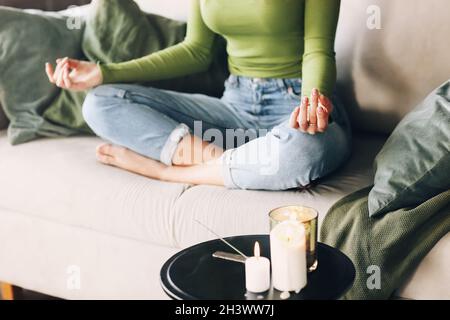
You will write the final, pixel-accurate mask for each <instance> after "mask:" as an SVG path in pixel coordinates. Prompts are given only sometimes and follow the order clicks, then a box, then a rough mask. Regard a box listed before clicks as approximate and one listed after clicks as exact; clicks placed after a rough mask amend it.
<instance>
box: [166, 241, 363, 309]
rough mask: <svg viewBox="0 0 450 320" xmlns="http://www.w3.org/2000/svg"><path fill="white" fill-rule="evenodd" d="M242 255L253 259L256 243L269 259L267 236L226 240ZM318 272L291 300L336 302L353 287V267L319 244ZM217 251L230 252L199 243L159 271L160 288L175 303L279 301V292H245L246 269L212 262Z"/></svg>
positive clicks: (215, 243)
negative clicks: (183, 301) (257, 242)
mask: <svg viewBox="0 0 450 320" xmlns="http://www.w3.org/2000/svg"><path fill="white" fill-rule="evenodd" d="M226 240H227V241H228V242H230V243H231V244H233V245H234V246H236V247H237V248H238V249H239V250H241V251H242V252H243V253H244V254H245V255H247V256H252V255H253V254H252V253H253V248H254V245H255V241H259V243H260V245H261V256H264V257H268V258H270V240H269V236H268V235H249V236H237V237H230V238H226ZM317 250H318V251H317V259H318V266H317V269H316V270H315V271H313V272H311V273H308V284H307V285H306V287H305V288H304V289H303V290H302V291H300V292H299V293H298V294H296V293H292V292H291V294H290V297H289V299H290V300H317V299H320V300H322V299H323V300H334V299H339V298H340V297H341V296H342V295H343V294H344V293H345V292H346V291H347V290H348V289H349V288H350V287H351V285H352V284H353V281H354V279H355V267H354V265H353V263H352V261H351V260H350V259H349V258H348V257H347V256H346V255H345V254H343V253H342V252H341V251H339V250H337V249H335V248H332V247H330V246H328V245H326V244H323V243H318V246H317ZM216 251H225V252H230V253H234V252H232V249H231V248H229V247H228V246H227V245H226V244H224V243H223V242H222V241H220V240H218V239H217V240H211V241H208V242H204V243H200V244H197V245H195V246H192V247H190V248H187V249H185V250H183V251H180V252H179V253H177V254H176V255H174V256H173V257H172V258H170V259H169V260H168V261H167V262H166V263H165V264H164V266H163V267H162V269H161V285H162V287H163V289H164V291H165V292H166V293H167V294H168V295H169V296H170V297H171V298H173V299H176V300H280V299H281V297H280V294H281V292H280V291H278V290H275V289H273V288H271V289H270V290H269V291H267V292H265V293H262V294H254V293H250V292H247V290H246V289H245V265H244V264H243V263H239V262H233V261H226V260H223V259H218V258H214V257H213V256H212V255H213V253H214V252H216Z"/></svg>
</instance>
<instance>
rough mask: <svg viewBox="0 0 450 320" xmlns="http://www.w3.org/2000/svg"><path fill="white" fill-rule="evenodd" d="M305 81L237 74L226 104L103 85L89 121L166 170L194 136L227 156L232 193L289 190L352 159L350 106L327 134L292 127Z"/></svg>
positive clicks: (93, 95)
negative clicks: (186, 139)
mask: <svg viewBox="0 0 450 320" xmlns="http://www.w3.org/2000/svg"><path fill="white" fill-rule="evenodd" d="M300 92H301V80H300V79H252V78H246V77H241V76H234V75H231V76H230V77H229V79H228V80H227V81H226V83H225V92H224V95H223V97H222V98H221V99H218V98H214V97H209V96H205V95H201V94H186V93H179V92H174V91H168V90H160V89H155V88H148V87H143V86H138V85H126V84H117V85H102V86H99V87H97V88H95V89H93V90H92V91H91V92H90V93H89V94H88V96H87V98H86V100H85V103H84V106H83V115H84V118H85V120H86V121H87V123H88V124H89V126H90V127H91V128H92V130H93V131H94V132H95V133H96V134H97V135H98V136H100V137H102V138H104V139H106V140H108V141H110V142H112V143H114V144H117V145H121V146H124V147H127V148H128V149H130V150H133V151H135V152H137V153H139V154H141V155H144V156H146V157H149V158H152V159H155V160H159V161H161V162H163V163H165V164H166V165H171V164H172V158H173V156H174V154H175V151H176V149H177V146H178V143H179V142H180V141H181V140H182V139H183V138H184V137H185V136H186V135H188V134H194V135H196V136H199V137H201V138H202V139H203V140H204V141H209V142H213V143H215V144H217V145H219V146H221V147H223V148H224V149H226V150H227V151H226V152H225V153H224V154H223V156H222V158H221V163H222V165H223V173H224V179H225V185H226V186H227V187H228V188H239V189H260V190H261V189H263V190H286V189H291V188H297V187H303V186H306V185H308V184H310V183H311V182H312V181H313V180H316V179H319V178H321V177H324V176H325V175H327V174H329V173H331V172H333V171H334V170H336V169H337V168H338V167H339V166H340V165H341V164H342V163H343V162H344V161H345V160H346V159H347V157H348V156H349V154H350V150H351V143H350V141H351V134H350V132H351V130H350V125H349V121H348V118H347V115H346V113H345V110H344V108H343V107H342V105H341V104H340V103H338V101H337V100H336V99H335V98H333V99H332V100H333V104H334V106H335V107H334V110H333V112H332V114H331V118H332V123H330V125H329V127H328V129H327V131H326V132H325V133H320V134H316V135H309V134H306V133H302V132H300V131H298V130H296V129H293V128H290V127H289V126H288V121H289V117H290V114H291V113H292V111H293V109H294V108H295V107H296V106H298V105H299V104H300Z"/></svg>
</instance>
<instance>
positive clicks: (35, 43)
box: [0, 7, 82, 145]
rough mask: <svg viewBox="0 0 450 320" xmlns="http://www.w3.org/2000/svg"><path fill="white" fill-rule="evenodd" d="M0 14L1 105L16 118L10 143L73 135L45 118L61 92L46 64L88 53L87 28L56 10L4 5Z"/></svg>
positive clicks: (12, 126) (13, 121) (8, 114)
mask: <svg viewBox="0 0 450 320" xmlns="http://www.w3.org/2000/svg"><path fill="white" fill-rule="evenodd" d="M0 17H1V18H0V104H1V105H3V108H4V110H5V113H6V115H7V117H8V118H9V119H10V125H9V128H8V137H9V140H10V142H11V143H12V144H14V145H15V144H19V143H23V142H27V141H30V140H33V139H36V138H38V137H43V136H45V137H53V136H59V135H69V134H71V133H72V130H70V129H66V128H63V127H61V126H59V125H57V124H55V123H52V122H51V121H48V120H46V119H44V117H43V113H44V111H45V109H46V108H47V106H48V105H49V104H50V103H51V102H52V101H53V99H54V98H55V97H56V96H57V95H58V93H59V92H60V90H59V89H57V88H56V87H55V86H53V85H52V84H50V83H49V82H48V79H47V77H46V75H45V71H44V70H45V69H44V64H45V62H46V61H53V62H54V61H55V59H56V58H58V57H63V56H72V57H82V53H81V48H80V43H81V36H82V30H81V29H76V28H75V29H73V28H68V27H67V17H64V16H62V15H60V14H55V13H45V12H41V11H22V10H19V9H12V8H6V7H0Z"/></svg>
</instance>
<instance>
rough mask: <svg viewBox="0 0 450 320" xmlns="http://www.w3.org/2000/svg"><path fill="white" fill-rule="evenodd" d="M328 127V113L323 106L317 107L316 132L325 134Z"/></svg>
mask: <svg viewBox="0 0 450 320" xmlns="http://www.w3.org/2000/svg"><path fill="white" fill-rule="evenodd" d="M327 127H328V111H327V109H325V107H324V106H322V105H319V107H318V108H317V131H318V132H325V130H327Z"/></svg>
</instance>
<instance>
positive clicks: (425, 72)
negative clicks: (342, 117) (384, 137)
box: [336, 0, 450, 133]
mask: <svg viewBox="0 0 450 320" xmlns="http://www.w3.org/2000/svg"><path fill="white" fill-rule="evenodd" d="M449 12H450V1H448V0H426V1H423V0H342V7H341V17H340V22H339V30H338V35H337V39H336V52H337V59H338V69H339V72H338V74H339V75H338V89H339V92H340V93H341V94H342V95H343V99H344V100H345V102H346V105H347V108H348V109H349V110H350V115H351V118H352V123H353V126H354V127H355V128H357V129H362V130H365V131H372V132H380V133H389V132H390V131H392V129H393V128H394V127H395V125H396V124H397V123H398V122H399V121H400V119H401V118H402V117H403V116H404V115H405V114H406V113H408V112H409V111H410V110H412V109H413V108H414V107H415V106H416V105H417V103H419V102H420V101H421V100H423V98H424V97H425V96H426V95H427V94H428V93H430V92H431V91H432V90H433V89H435V88H436V87H438V86H439V85H440V84H442V83H443V82H444V81H446V80H447V79H449V78H450V41H448V39H449V36H450V15H449ZM378 15H379V17H377V16H378ZM378 18H380V21H379V22H380V25H377V22H378V21H377V19H378ZM378 27H380V28H381V29H378Z"/></svg>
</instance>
